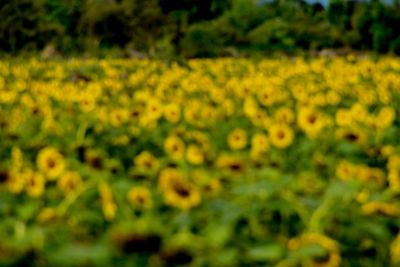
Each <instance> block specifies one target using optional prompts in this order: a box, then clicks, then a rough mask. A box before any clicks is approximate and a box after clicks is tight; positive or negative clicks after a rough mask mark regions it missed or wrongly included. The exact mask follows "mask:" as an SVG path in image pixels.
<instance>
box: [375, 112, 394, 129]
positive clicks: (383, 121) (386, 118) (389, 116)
mask: <svg viewBox="0 0 400 267" xmlns="http://www.w3.org/2000/svg"><path fill="white" fill-rule="evenodd" d="M395 118H396V113H395V111H394V109H393V108H392V107H383V108H382V109H381V110H380V111H379V113H378V115H377V116H376V119H375V125H376V127H378V128H387V127H389V126H390V125H392V123H393V121H394V119H395Z"/></svg>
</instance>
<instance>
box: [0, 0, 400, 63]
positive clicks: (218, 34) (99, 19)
mask: <svg viewBox="0 0 400 267" xmlns="http://www.w3.org/2000/svg"><path fill="white" fill-rule="evenodd" d="M0 17H1V18H2V19H1V20H0V51H2V52H7V53H8V52H12V53H17V52H20V51H38V50H42V49H43V48H44V47H46V46H47V45H49V44H52V45H53V46H54V47H56V48H57V50H58V51H61V52H62V53H83V52H91V53H95V52H96V51H99V49H110V48H117V49H118V50H120V51H134V52H135V53H142V54H146V55H150V56H160V57H166V56H173V55H175V56H176V55H180V56H185V57H212V56H221V55H225V54H233V53H235V52H236V51H240V52H244V53H246V52H255V53H270V52H271V51H279V52H285V53H296V52H299V51H319V50H322V49H324V48H332V49H337V48H343V47H347V48H353V49H357V50H369V51H376V52H378V53H387V52H394V53H396V54H400V5H399V2H398V1H396V0H394V1H393V3H392V4H390V5H388V4H385V3H383V2H381V1H378V0H371V1H356V0H331V1H329V3H328V5H327V6H323V5H321V4H319V3H312V4H311V3H308V2H306V1H303V0H273V1H256V0H174V1H168V0H12V1H10V0H0Z"/></svg>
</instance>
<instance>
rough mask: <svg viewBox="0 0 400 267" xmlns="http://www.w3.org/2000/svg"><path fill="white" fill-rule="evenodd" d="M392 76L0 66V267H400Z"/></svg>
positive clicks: (288, 69) (300, 63) (243, 66)
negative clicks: (178, 266) (181, 266)
mask: <svg viewBox="0 0 400 267" xmlns="http://www.w3.org/2000/svg"><path fill="white" fill-rule="evenodd" d="M399 111H400V60H399V59H397V58H393V57H392V58H389V57H382V58H380V59H379V60H373V59H370V58H356V57H353V56H348V57H345V58H342V57H337V58H331V59H328V58H319V59H317V58H316V59H304V58H294V59H264V60H260V61H255V60H250V59H230V58H221V59H194V60H190V61H188V64H187V66H180V65H178V64H171V65H167V64H165V63H163V62H161V61H153V60H147V59H145V60H139V59H87V60H77V59H73V60H60V61H41V60H38V59H35V58H32V59H29V58H28V59H27V58H14V59H8V60H3V61H1V62H0V266H176V265H186V266H279V267H286V266H288V267H290V266H318V267H322V266H332V267H334V266H400V142H399V141H400V119H399Z"/></svg>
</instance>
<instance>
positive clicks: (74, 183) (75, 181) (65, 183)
mask: <svg viewBox="0 0 400 267" xmlns="http://www.w3.org/2000/svg"><path fill="white" fill-rule="evenodd" d="M57 185H58V187H59V188H60V189H61V191H63V193H64V194H65V195H68V194H70V193H72V192H74V191H75V190H77V189H78V188H79V187H80V186H82V178H81V176H80V175H79V173H78V172H73V171H69V172H66V173H64V174H63V175H62V176H61V178H60V179H59V180H58V182H57Z"/></svg>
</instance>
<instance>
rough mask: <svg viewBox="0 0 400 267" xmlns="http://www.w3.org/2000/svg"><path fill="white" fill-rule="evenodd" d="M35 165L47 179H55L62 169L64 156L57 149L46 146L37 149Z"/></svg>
mask: <svg viewBox="0 0 400 267" xmlns="http://www.w3.org/2000/svg"><path fill="white" fill-rule="evenodd" d="M37 166H38V168H39V170H40V171H42V172H43V173H44V174H45V175H46V177H47V178H48V179H49V180H55V179H57V178H58V177H59V176H60V175H61V174H62V173H63V171H64V168H65V161H64V156H63V155H62V154H61V153H60V152H59V151H58V150H57V149H55V148H53V147H46V148H44V149H42V150H40V151H39V154H38V156H37Z"/></svg>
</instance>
